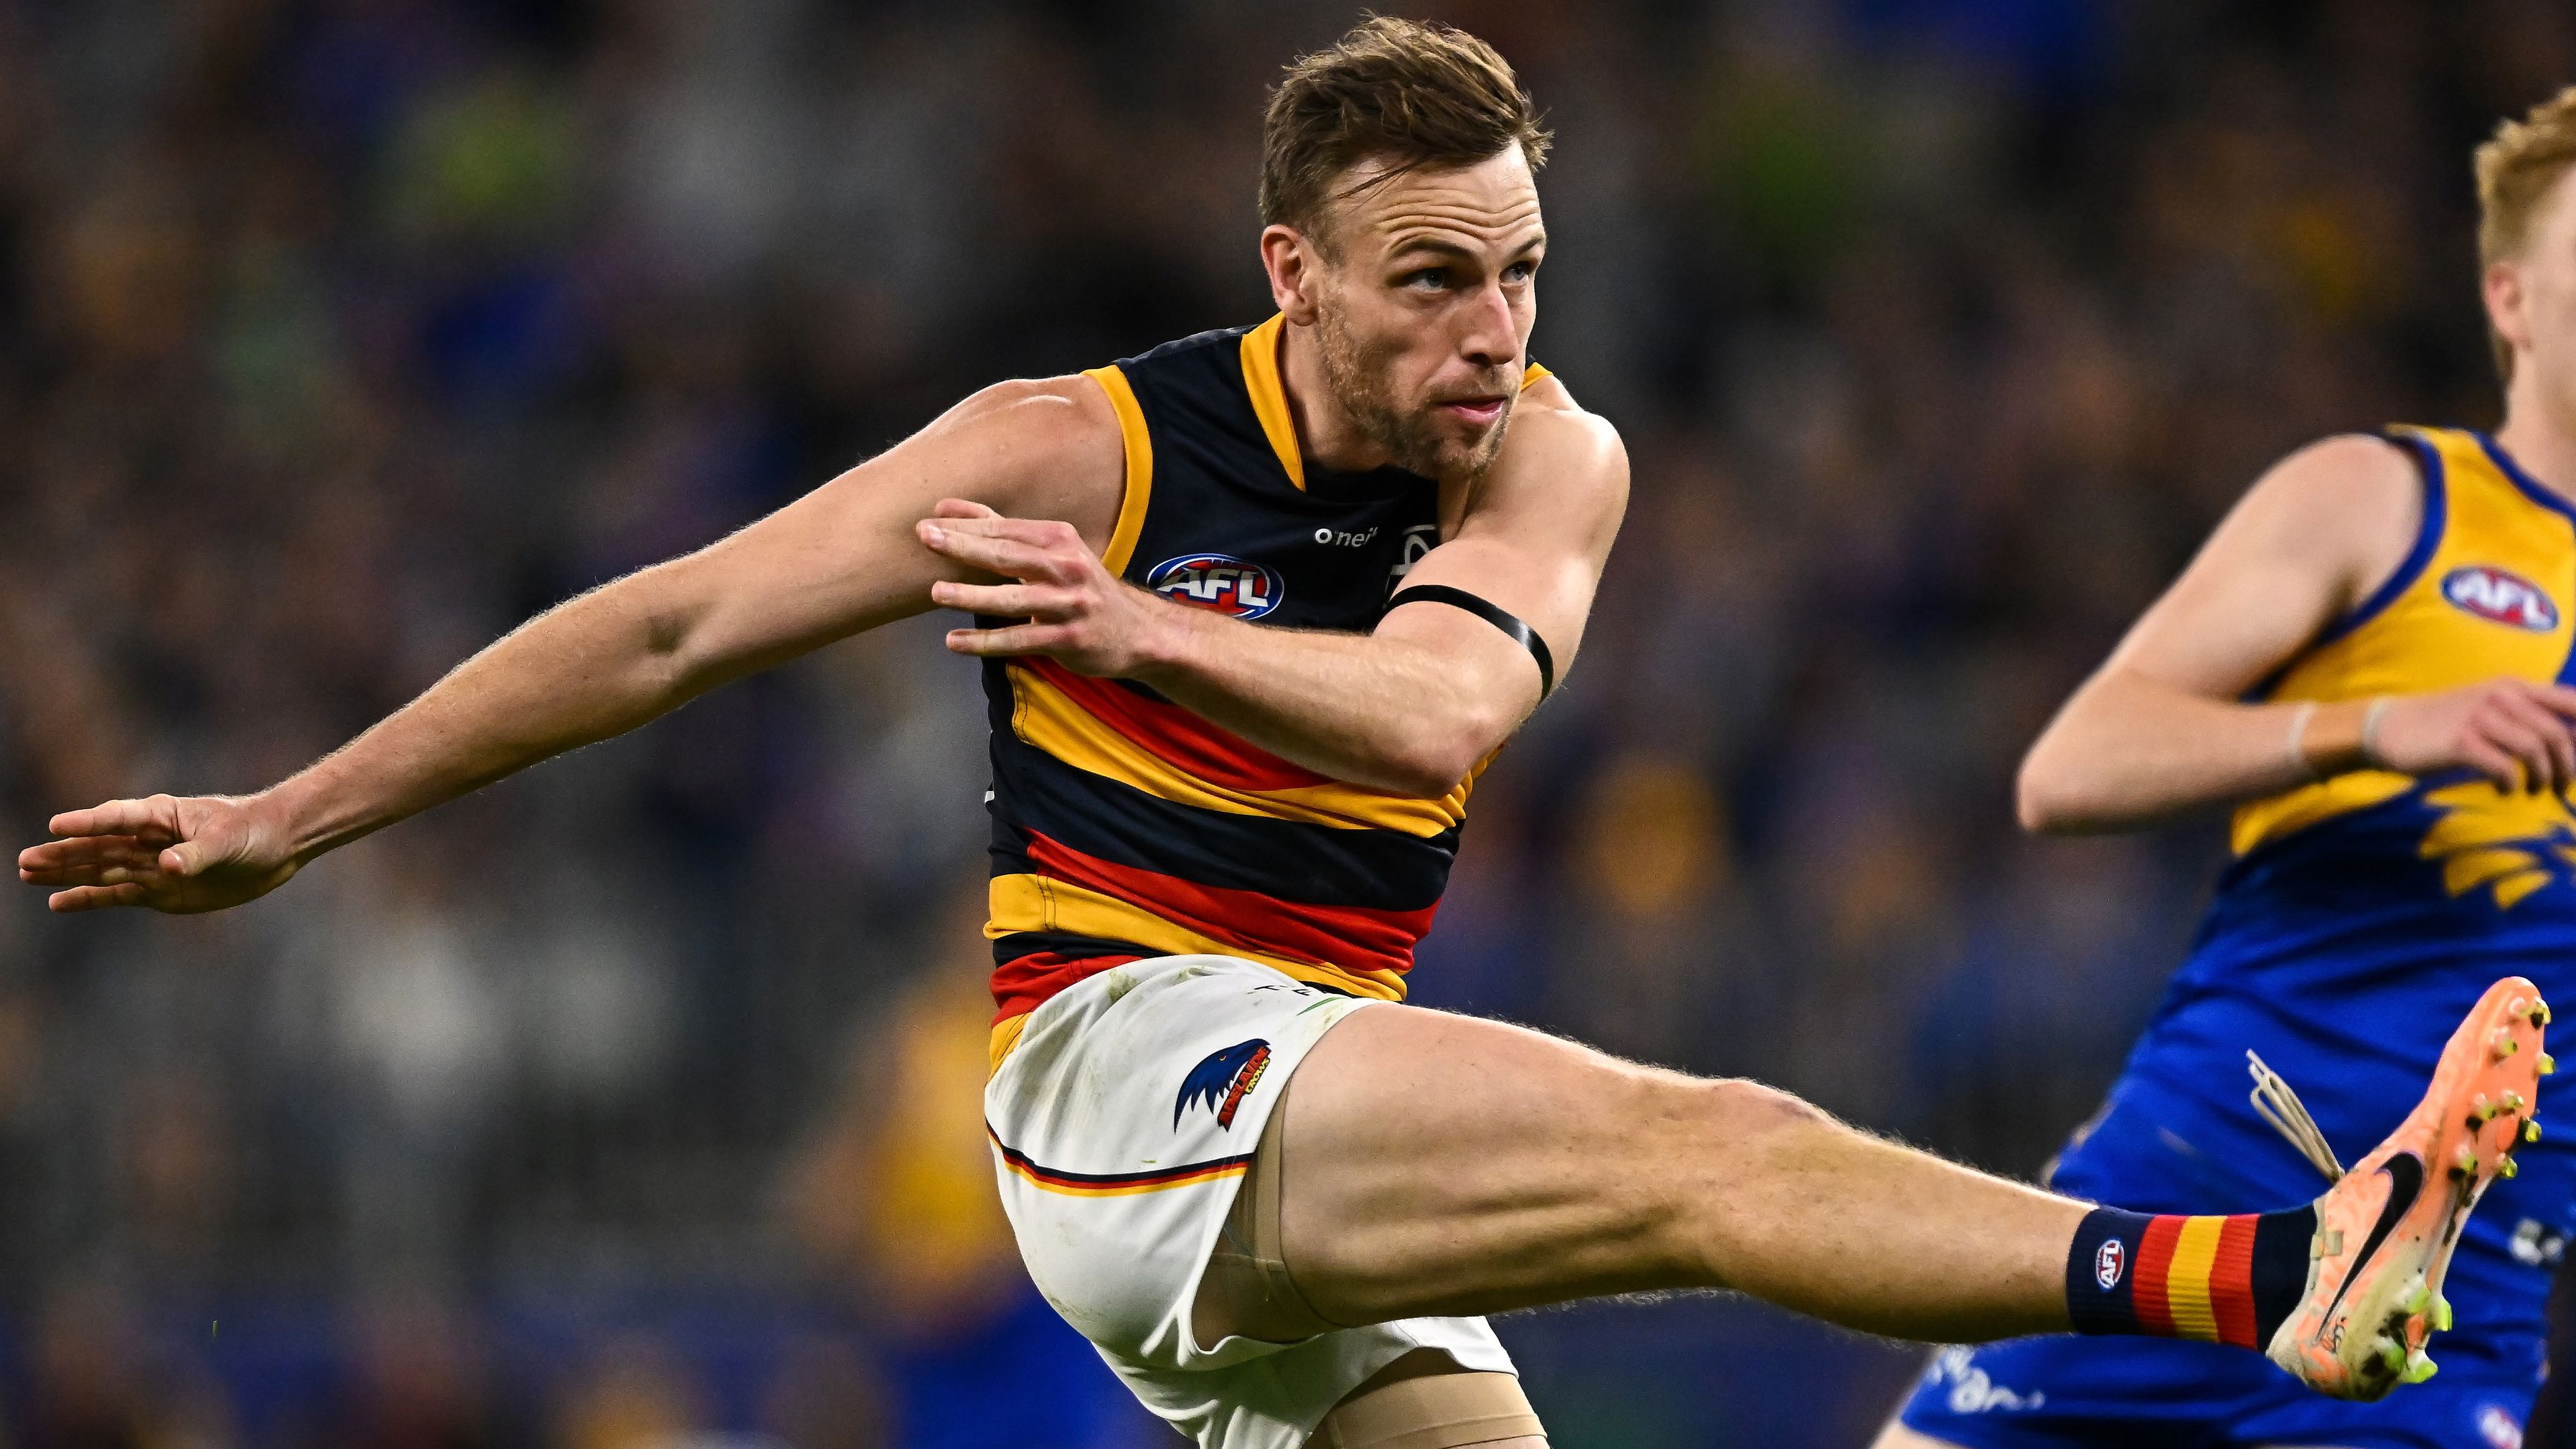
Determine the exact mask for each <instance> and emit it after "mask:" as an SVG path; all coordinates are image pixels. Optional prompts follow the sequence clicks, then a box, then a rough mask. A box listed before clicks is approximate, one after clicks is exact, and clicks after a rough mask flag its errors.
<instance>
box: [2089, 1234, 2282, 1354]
mask: <svg viewBox="0 0 2576 1449" xmlns="http://www.w3.org/2000/svg"><path fill="white" fill-rule="evenodd" d="M2316 1230H2317V1213H2316V1209H2314V1208H2307V1207H2302V1208H2293V1209H2291V1210H2290V1211H2288V1212H2280V1213H2247V1214H2242V1215H2239V1216H2236V1217H2184V1216H2181V1215H2179V1214H2173V1213H2165V1214H2148V1213H2130V1212H2122V1211H2120V1210H2119V1209H2118V1208H2095V1209H2094V1210H2093V1211H2092V1212H2090V1213H2088V1214H2086V1215H2085V1218H2084V1222H2083V1224H2082V1225H2081V1226H2079V1227H2077V1228H2076V1230H2075V1241H2074V1243H2073V1244H2071V1245H2070V1246H2069V1247H2068V1248H2067V1252H2066V1309H2067V1314H2068V1316H2069V1317H2071V1318H2072V1319H2073V1320H2074V1323H2075V1331H2076V1332H2077V1333H2138V1334H2146V1335H2149V1336H2151V1337H2155V1338H2196V1339H2200V1340H2201V1341H2203V1342H2206V1343H2232V1344H2235V1345H2236V1346H2237V1347H2239V1348H2250V1349H2255V1350H2258V1351H2259V1350H2261V1349H2262V1348H2264V1347H2265V1346H2266V1345H2268V1344H2269V1343H2270V1342H2271V1341H2272V1332H2273V1330H2274V1329H2277V1328H2279V1327H2280V1326H2281V1323H2282V1321H2283V1320H2284V1319H2286V1318H2288V1317H2289V1316H2290V1314H2291V1313H2293V1312H2294V1311H2296V1310H2297V1308H2298V1306H2299V1298H2300V1296H2301V1295H2302V1294H2304V1293H2306V1292H2307V1288H2308V1244H2309V1240H2310V1239H2311V1238H2313V1237H2315V1236H2316Z"/></svg>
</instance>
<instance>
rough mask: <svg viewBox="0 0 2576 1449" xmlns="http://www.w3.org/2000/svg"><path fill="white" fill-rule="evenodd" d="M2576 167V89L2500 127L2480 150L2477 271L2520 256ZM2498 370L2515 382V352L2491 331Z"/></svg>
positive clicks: (2489, 337) (2507, 379)
mask: <svg viewBox="0 0 2576 1449" xmlns="http://www.w3.org/2000/svg"><path fill="white" fill-rule="evenodd" d="M2571 165H2576V86H2569V87H2568V88H2567V89H2565V90H2563V91H2560V92H2559V93H2558V94H2556V95H2554V96H2551V97H2550V98H2549V99H2548V100H2545V101H2542V102H2541V103H2540V104H2539V105H2536V106H2534V107H2532V108H2531V110H2530V112H2529V113H2528V114H2526V115H2525V116H2524V117H2523V118H2522V119H2521V120H2519V121H2507V122H2505V123H2504V124H2503V125H2500V126H2498V127H2496V133H2495V135H2494V136H2493V137H2492V138H2491V139H2489V140H2488V141H2487V143H2486V144H2485V145H2483V146H2480V147H2478V154H2477V174H2478V267H2479V270H2481V271H2483V270H2485V269H2486V268H2488V267H2491V266H2493V265H2495V264H2496V263H2497V262H2502V261H2510V260H2512V259H2513V258H2515V257H2518V256H2521V255H2522V249H2523V247H2524V246H2526V245H2527V244H2528V243H2529V242H2530V240H2531V220H2532V217H2533V215H2534V214H2535V213H2537V212H2538V211H2539V210H2540V203H2541V201H2542V200H2543V199H2544V198H2546V197H2547V196H2548V195H2549V191H2550V188H2551V187H2553V186H2556V185H2557V184H2558V178H2559V177H2561V176H2564V175H2566V174H2567V169H2568V167H2569V166H2571ZM2487 340H2488V342H2489V344H2490V345H2492V346H2493V347H2494V348H2495V359H2496V371H2497V373H2498V374H2500V375H2501V376H2502V377H2503V378H2504V379H2505V381H2507V382H2511V381H2512V380H2513V349H2512V347H2510V346H2508V345H2507V344H2506V342H2505V340H2504V339H2503V338H2502V337H2500V336H2497V335H2496V334H2495V332H2494V330H2493V329H2492V328H2491V329H2489V331H2488V334H2487Z"/></svg>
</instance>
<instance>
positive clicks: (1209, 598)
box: [1145, 553, 1288, 619]
mask: <svg viewBox="0 0 2576 1449" xmlns="http://www.w3.org/2000/svg"><path fill="white" fill-rule="evenodd" d="M1145 587H1146V588H1149V589H1151V590H1153V591H1154V592H1155V593H1158V594H1161V595H1162V596H1163V597H1164V598H1167V599H1176V600H1178V601H1180V602H1181V603H1184V604H1196V605H1198V606H1199V607H1200V608H1202V609H1214V610H1216V611H1217V612H1218V613H1220V614H1232V615H1233V616H1234V617H1236V618H1238V619H1258V618H1260V617H1261V616H1262V615H1264V614H1267V613H1269V612H1270V611H1271V610H1273V609H1275V608H1278V607H1279V600H1280V598H1281V597H1282V596H1284V595H1285V594H1286V593H1287V592H1288V590H1287V586H1286V585H1284V584H1282V583H1281V582H1280V580H1279V575H1278V574H1276V573H1274V572H1272V571H1271V570H1270V569H1269V568H1268V567H1266V566H1265V565H1262V564H1257V563H1254V562H1252V561H1251V560H1249V559H1240V558H1236V557H1235V556H1234V555H1232V554H1225V553H1185V554H1183V555H1181V556H1180V557H1179V558H1174V559H1165V560H1163V561H1162V562H1161V563H1158V564H1156V565H1154V569H1153V572H1151V573H1148V574H1147V575H1145Z"/></svg>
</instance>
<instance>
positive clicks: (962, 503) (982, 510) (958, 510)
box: [930, 498, 1002, 518]
mask: <svg viewBox="0 0 2576 1449" xmlns="http://www.w3.org/2000/svg"><path fill="white" fill-rule="evenodd" d="M930 516H931V517H933V518H999V517H1001V516H1002V515H1001V513H1000V512H999V511H997V510H995V509H992V508H987V507H986V506H984V505H983V504H981V503H978V502H976V501H975V500H974V499H972V498H942V499H940V500H939V506H938V507H937V508H934V509H932V510H931V511H930Z"/></svg>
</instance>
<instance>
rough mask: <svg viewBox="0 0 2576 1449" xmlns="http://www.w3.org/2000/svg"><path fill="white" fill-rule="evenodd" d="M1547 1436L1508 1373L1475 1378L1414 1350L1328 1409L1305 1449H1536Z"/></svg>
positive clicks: (1433, 1352)
mask: <svg viewBox="0 0 2576 1449" xmlns="http://www.w3.org/2000/svg"><path fill="white" fill-rule="evenodd" d="M1546 1443H1547V1431H1546V1430H1544V1429H1542V1428H1540V1427H1539V1422H1538V1415H1537V1414H1536V1413H1535V1412H1533V1411H1532V1410H1531V1408H1530V1403H1529V1399H1528V1397H1527V1396H1526V1395H1524V1394H1523V1393H1522V1392H1521V1381H1520V1379H1519V1378H1518V1377H1516V1376H1514V1375H1512V1374H1505V1373H1477V1372H1473V1371H1470V1370H1468V1369H1463V1368H1460V1367H1459V1366H1458V1362H1457V1360H1455V1359H1452V1358H1451V1357H1449V1355H1447V1354H1445V1353H1442V1352H1440V1351H1439V1350H1437V1349H1416V1350H1414V1351H1413V1352H1412V1353H1408V1354H1406V1355H1405V1356H1404V1357H1402V1358H1400V1359H1397V1360H1396V1361H1395V1362H1394V1363H1391V1364H1389V1365H1387V1366H1386V1367H1385V1368H1383V1369H1380V1370H1379V1371H1378V1373H1377V1375H1376V1376H1375V1377H1374V1378H1371V1379H1370V1380H1369V1381H1368V1382H1367V1383H1364V1384H1362V1385H1360V1386H1359V1387H1358V1388H1356V1389H1353V1390H1352V1391H1351V1392H1350V1395H1349V1397H1347V1398H1345V1399H1343V1400H1342V1401H1341V1402H1340V1403H1338V1404H1335V1405H1334V1406H1333V1411H1332V1412H1331V1413H1329V1414H1326V1415H1325V1416H1324V1422H1323V1423H1322V1424H1319V1425H1317V1426H1316V1429H1315V1434H1314V1437H1313V1438H1311V1439H1308V1440H1307V1441H1306V1449H1468V1446H1470V1445H1473V1446H1478V1449H1516V1446H1517V1449H1544V1446H1545V1445H1546Z"/></svg>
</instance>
